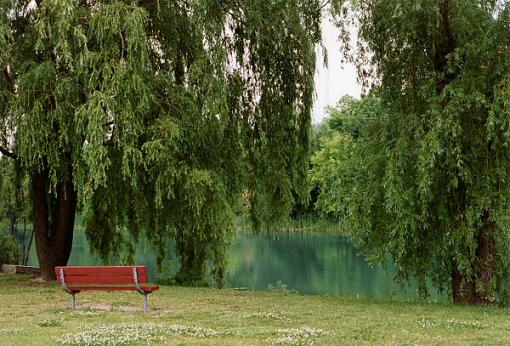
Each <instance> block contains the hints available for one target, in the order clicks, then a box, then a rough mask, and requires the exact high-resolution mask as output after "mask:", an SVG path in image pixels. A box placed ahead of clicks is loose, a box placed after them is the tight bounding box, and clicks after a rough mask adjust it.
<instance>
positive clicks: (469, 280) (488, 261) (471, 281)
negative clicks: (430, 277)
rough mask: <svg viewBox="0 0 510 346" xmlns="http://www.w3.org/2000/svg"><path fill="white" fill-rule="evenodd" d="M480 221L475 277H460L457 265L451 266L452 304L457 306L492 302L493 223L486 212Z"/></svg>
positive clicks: (493, 264) (493, 267) (474, 265)
mask: <svg viewBox="0 0 510 346" xmlns="http://www.w3.org/2000/svg"><path fill="white" fill-rule="evenodd" d="M482 220H483V225H482V227H481V228H480V230H479V232H478V236H477V242H478V243H477V248H476V261H475V263H474V264H473V269H474V272H475V275H474V276H473V277H469V276H465V275H462V274H461V273H460V272H459V270H458V268H457V264H456V263H453V265H452V295H453V301H454V303H457V304H475V305H480V304H490V303H491V302H492V297H491V295H490V292H491V285H492V283H493V279H494V276H495V274H496V256H495V255H496V248H495V238H494V234H493V230H494V222H493V221H492V220H491V219H490V213H489V212H488V211H485V213H484V214H483V215H482ZM476 283H478V289H477V285H476Z"/></svg>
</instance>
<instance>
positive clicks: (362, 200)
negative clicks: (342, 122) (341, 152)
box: [348, 0, 510, 304]
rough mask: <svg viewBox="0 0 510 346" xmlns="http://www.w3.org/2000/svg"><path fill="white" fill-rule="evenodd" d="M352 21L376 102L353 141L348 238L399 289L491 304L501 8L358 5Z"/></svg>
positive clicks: (500, 209) (503, 115)
mask: <svg viewBox="0 0 510 346" xmlns="http://www.w3.org/2000/svg"><path fill="white" fill-rule="evenodd" d="M358 18H359V19H360V22H361V26H360V36H361V40H362V41H361V42H362V43H361V46H362V47H363V48H364V50H362V52H364V53H365V54H364V58H365V61H368V62H370V64H371V66H372V67H374V69H373V72H374V74H373V75H372V77H374V78H373V79H372V81H373V82H375V83H376V85H378V87H376V88H374V89H373V90H372V92H373V93H375V95H376V96H378V97H379V99H380V101H381V102H380V110H379V111H378V112H377V113H376V114H372V115H371V116H370V117H368V118H367V119H364V120H363V121H362V124H363V125H364V126H363V131H362V132H361V133H362V135H361V136H360V138H359V139H358V144H357V145H358V147H359V148H361V149H360V152H359V153H358V154H357V156H358V160H357V168H356V169H357V171H358V181H357V183H355V184H354V185H353V186H351V189H350V192H349V193H350V194H351V200H352V203H350V207H349V212H348V215H349V217H348V219H349V221H350V222H349V225H350V227H351V229H352V230H353V236H354V238H355V239H356V240H357V241H358V243H359V244H360V245H361V247H362V248H363V249H364V250H365V252H366V253H367V254H369V255H370V256H371V258H372V259H374V260H379V261H384V258H385V256H386V254H387V253H388V252H389V253H390V254H391V255H392V257H393V259H394V260H395V262H396V265H397V268H398V270H399V271H398V278H399V279H401V280H403V281H406V280H410V279H411V278H417V279H418V281H419V282H420V284H421V287H422V288H425V283H426V278H427V277H429V278H431V279H432V282H433V283H434V284H435V286H436V287H438V288H440V289H443V290H445V291H448V292H450V293H451V295H452V297H453V300H454V301H455V302H459V303H471V304H480V303H481V304H484V303H491V302H493V301H494V300H495V299H496V292H497V291H498V289H499V288H501V287H502V284H504V282H505V279H506V278H508V270H507V269H508V251H509V245H510V242H509V241H510V231H509V230H510V229H509V224H508V220H509V218H508V217H509V202H510V198H509V197H510V180H509V178H510V151H509V150H508V147H509V144H510V143H509V138H510V128H509V124H510V113H509V109H510V108H509V100H510V79H509V77H510V60H509V58H508V57H509V56H510V30H509V26H510V5H509V4H508V2H507V1H487V0H470V1H460V0H441V1H414V2H408V1H400V0H382V1H360V2H359V17H358ZM360 61H363V59H360ZM365 70H366V69H365Z"/></svg>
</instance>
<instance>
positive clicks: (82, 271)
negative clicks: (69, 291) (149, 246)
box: [55, 266, 149, 286]
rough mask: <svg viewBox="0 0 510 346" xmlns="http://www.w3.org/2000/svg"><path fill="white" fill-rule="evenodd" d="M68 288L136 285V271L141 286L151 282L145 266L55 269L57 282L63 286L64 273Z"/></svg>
mask: <svg viewBox="0 0 510 346" xmlns="http://www.w3.org/2000/svg"><path fill="white" fill-rule="evenodd" d="M61 270H63V272H64V281H65V284H66V285H67V286H73V285H84V284H85V285H86V284H101V285H128V284H131V285H135V273H134V271H133V270H136V274H137V279H138V283H139V284H146V283H148V282H149V277H148V275H147V268H146V267H145V266H99V267H92V266H75V267H55V274H56V275H57V280H58V282H59V283H60V284H62V283H63V282H62V272H61Z"/></svg>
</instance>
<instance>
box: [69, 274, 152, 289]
mask: <svg viewBox="0 0 510 346" xmlns="http://www.w3.org/2000/svg"><path fill="white" fill-rule="evenodd" d="M64 276H65V281H66V284H67V285H68V286H72V285H74V284H81V283H94V284H106V285H107V284H119V285H122V284H131V285H134V284H135V279H134V277H133V274H131V275H129V276H126V275H124V276H93V275H88V276H83V275H82V276H76V275H65V271H64ZM59 281H60V278H59ZM147 282H149V280H148V277H147V276H138V283H140V284H144V283H147Z"/></svg>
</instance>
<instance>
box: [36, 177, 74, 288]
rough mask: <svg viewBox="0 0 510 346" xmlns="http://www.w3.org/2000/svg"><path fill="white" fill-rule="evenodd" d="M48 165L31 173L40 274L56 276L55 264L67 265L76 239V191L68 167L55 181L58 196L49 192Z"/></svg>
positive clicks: (50, 277) (51, 277)
mask: <svg viewBox="0 0 510 346" xmlns="http://www.w3.org/2000/svg"><path fill="white" fill-rule="evenodd" d="M48 192H49V171H48V169H47V168H43V169H42V170H40V171H38V172H36V173H34V174H33V175H32V193H33V205H34V228H35V245H36V250H37V258H38V260H39V266H40V269H41V276H42V277H43V278H45V279H46V280H55V266H58V265H66V264H67V261H68V260H69V256H70V254H71V247H72V243H73V230H74V218H75V213H76V200H77V194H76V190H75V188H74V184H73V181H72V170H71V168H70V167H69V169H68V172H67V174H66V175H65V177H63V180H62V181H60V182H58V183H57V185H56V196H51V195H50V194H49V193H48Z"/></svg>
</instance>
